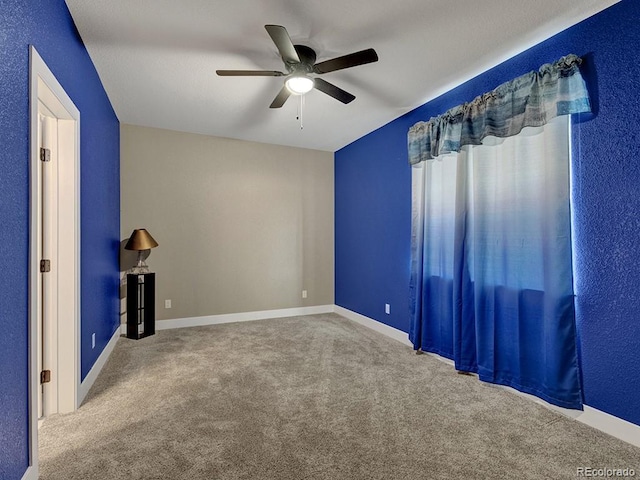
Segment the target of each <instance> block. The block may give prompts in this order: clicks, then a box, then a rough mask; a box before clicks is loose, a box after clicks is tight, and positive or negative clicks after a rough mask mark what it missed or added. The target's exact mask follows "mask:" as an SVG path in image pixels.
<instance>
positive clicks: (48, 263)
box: [40, 260, 51, 273]
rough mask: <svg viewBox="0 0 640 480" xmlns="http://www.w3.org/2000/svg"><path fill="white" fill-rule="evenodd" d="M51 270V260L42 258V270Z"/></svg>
mask: <svg viewBox="0 0 640 480" xmlns="http://www.w3.org/2000/svg"><path fill="white" fill-rule="evenodd" d="M50 271H51V260H40V272H41V273H47V272H50Z"/></svg>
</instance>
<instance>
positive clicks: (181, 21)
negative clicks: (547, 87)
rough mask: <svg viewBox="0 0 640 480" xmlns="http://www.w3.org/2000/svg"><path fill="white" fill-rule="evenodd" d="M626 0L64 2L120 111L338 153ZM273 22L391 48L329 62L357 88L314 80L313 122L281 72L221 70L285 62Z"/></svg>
mask: <svg viewBox="0 0 640 480" xmlns="http://www.w3.org/2000/svg"><path fill="white" fill-rule="evenodd" d="M617 1H619V0H520V1H518V0H484V1H478V0H398V1H395V2H391V1H389V0H321V1H320V0H307V1H302V0H261V1H257V0H231V1H212V0H136V1H131V0H109V1H104V0H66V2H67V5H68V6H69V10H70V11H71V14H72V16H73V18H74V20H75V22H76V25H77V27H78V30H79V32H80V35H81V36H82V39H83V41H84V43H85V45H86V47H87V50H88V51H89V54H90V55H91V58H92V59H93V62H94V64H95V66H96V69H97V70H98V73H99V75H100V78H101V79H102V82H103V84H104V87H105V89H106V91H107V94H108V95H109V98H110V100H111V103H112V105H113V107H114V109H115V111H116V114H117V115H118V118H119V119H120V121H121V122H122V123H129V124H134V125H143V126H150V127H157V128H165V129H170V130H178V131H184V132H192V133H201V134H206V135H214V136H220V137H231V138H238V139H243V140H251V141H257V142H266V143H274V144H280V145H291V146H297V147H305V148H312V149H318V150H326V151H336V150H338V149H340V148H341V147H343V146H345V145H347V144H349V143H350V142H352V141H354V140H356V139H357V138H359V137H361V136H363V135H365V134H367V133H369V132H371V131H373V130H375V129H376V128H378V127H380V126H382V125H384V124H386V123H388V122H389V121H391V120H393V119H394V118H397V117H398V116H400V115H402V114H404V113H406V112H408V111H409V110H411V109H413V108H415V107H417V106H419V105H421V104H423V103H425V102H426V101H428V100H430V99H432V98H434V97H436V96H438V95H440V94H441V93H444V92H446V91H447V90H449V89H451V88H452V87H454V86H456V85H459V84H460V83H462V82H463V81H465V80H468V79H470V78H472V77H474V76H475V75H477V74H479V73H481V72H483V71H485V70H487V69H488V68H490V67H492V66H494V65H496V64H498V63H500V62H501V61H503V60H506V59H507V58H510V57H511V56H513V55H514V54H516V53H519V52H521V51H523V50H524V49H526V48H528V47H530V46H532V45H534V44H536V43H538V42H540V41H541V40H544V39H545V38H548V37H549V36H551V35H552V34H554V33H557V32H559V31H562V30H563V29H565V28H567V27H568V26H570V25H573V24H575V23H577V22H578V21H580V20H583V19H585V18H587V17H589V16H591V15H593V14H594V13H596V12H598V11H600V10H603V9H604V8H606V7H608V6H610V5H612V4H614V3H617ZM265 24H277V25H283V26H285V27H286V28H287V30H288V32H289V35H290V36H291V39H292V40H293V43H299V44H304V45H308V46H310V47H312V48H313V49H315V50H316V52H317V54H318V60H317V61H318V62H319V61H322V60H326V59H329V58H333V57H336V56H341V55H345V54H348V53H351V52H354V51H358V50H362V49H365V48H369V47H373V48H374V49H375V50H376V51H377V52H378V56H379V57H380V60H379V61H378V62H377V63H372V64H368V65H362V66H358V67H354V68H351V69H346V70H342V71H337V72H332V73H327V74H324V75H323V78H324V79H325V80H327V81H329V82H331V83H334V84H335V85H337V86H339V87H341V88H343V89H344V90H347V91H348V92H350V93H352V94H354V95H355V96H356V99H355V100H354V101H353V102H351V103H350V104H348V105H343V104H342V103H340V102H338V101H337V100H335V99H333V98H331V97H329V96H327V95H325V94H323V93H321V92H319V91H316V90H314V91H312V92H310V93H309V94H307V95H306V96H305V105H304V109H303V124H304V129H302V130H301V129H300V124H299V122H298V121H297V120H296V115H297V110H298V98H296V97H291V98H289V100H288V101H287V103H286V104H285V105H284V107H283V108H281V109H270V108H269V104H270V103H271V101H272V100H273V98H274V97H275V96H276V94H277V93H278V91H279V90H280V88H281V87H282V82H283V78H282V77H218V76H217V75H216V74H215V71H216V70H217V69H232V70H239V69H260V70H262V69H264V70H280V71H286V70H285V69H284V66H283V64H282V61H281V59H280V57H279V55H278V51H277V49H276V47H275V45H274V44H273V42H272V41H271V38H270V37H269V35H268V34H267V32H266V30H265V29H264V25H265ZM566 53H580V52H566ZM523 73H524V72H523ZM496 86H497V85H496Z"/></svg>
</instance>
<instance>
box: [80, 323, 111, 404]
mask: <svg viewBox="0 0 640 480" xmlns="http://www.w3.org/2000/svg"><path fill="white" fill-rule="evenodd" d="M118 338H120V329H117V330H116V331H115V332H113V335H112V336H111V339H110V340H109V343H107V345H106V346H105V347H104V349H103V350H102V353H101V354H100V356H99V357H98V359H97V360H96V362H95V363H94V364H93V367H91V370H89V373H87V376H86V377H84V380H83V381H82V383H81V384H80V391H79V392H78V407H79V406H80V405H82V402H83V401H84V399H85V398H86V396H87V394H88V393H89V390H90V389H91V387H92V386H93V383H94V382H95V381H96V379H97V378H98V374H99V373H100V371H101V370H102V367H104V365H105V364H106V363H107V360H108V359H109V356H110V355H111V352H112V351H113V348H114V347H115V346H116V342H117V341H118Z"/></svg>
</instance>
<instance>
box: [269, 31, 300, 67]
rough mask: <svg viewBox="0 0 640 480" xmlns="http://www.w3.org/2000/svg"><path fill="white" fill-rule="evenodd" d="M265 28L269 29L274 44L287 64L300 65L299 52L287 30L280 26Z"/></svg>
mask: <svg viewBox="0 0 640 480" xmlns="http://www.w3.org/2000/svg"><path fill="white" fill-rule="evenodd" d="M264 28H266V29H267V33H268V34H269V36H270V37H271V40H273V43H275V44H276V47H278V51H279V52H280V56H281V57H282V60H284V62H285V63H287V64H291V63H300V57H299V56H298V52H296V48H295V47H294V46H293V42H292V41H291V37H289V33H287V29H286V28H284V27H282V26H280V25H265V26H264Z"/></svg>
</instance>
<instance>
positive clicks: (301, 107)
mask: <svg viewBox="0 0 640 480" xmlns="http://www.w3.org/2000/svg"><path fill="white" fill-rule="evenodd" d="M298 98H299V100H298V116H297V117H296V120H299V121H300V130H302V129H303V128H304V125H303V124H302V110H303V108H304V95H298Z"/></svg>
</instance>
